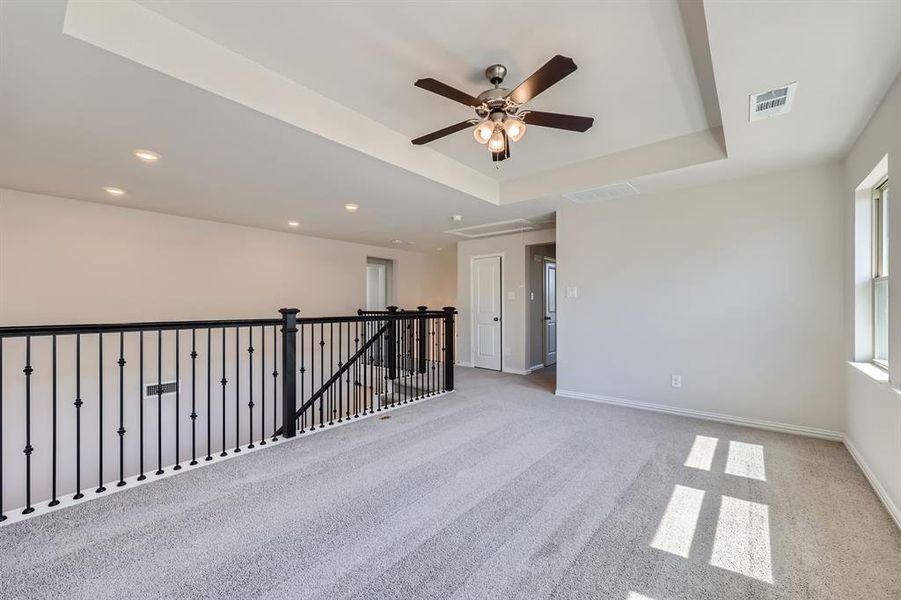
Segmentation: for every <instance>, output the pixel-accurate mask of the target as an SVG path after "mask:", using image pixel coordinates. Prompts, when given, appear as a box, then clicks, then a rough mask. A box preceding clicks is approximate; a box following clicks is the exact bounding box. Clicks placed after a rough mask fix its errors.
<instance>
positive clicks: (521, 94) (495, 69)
mask: <svg viewBox="0 0 901 600" xmlns="http://www.w3.org/2000/svg"><path fill="white" fill-rule="evenodd" d="M576 68H577V67H576V63H575V62H574V61H573V59H571V58H569V57H566V56H560V55H559V54H558V55H557V56H555V57H554V58H552V59H551V60H549V61H548V62H547V63H545V64H544V66H543V67H541V68H540V69H538V70H537V71H535V73H533V74H532V76H531V77H529V78H528V79H526V80H525V81H523V82H522V83H521V84H519V85H518V86H517V87H516V88H515V89H513V90H509V89H507V88H503V87H501V84H502V83H503V82H504V77H506V76H507V67H505V66H504V65H491V66H490V67H488V68H487V69H485V77H486V78H487V79H488V81H490V82H491V84H492V85H494V87H493V88H491V89H488V90H485V91H484V92H482V93H481V94H479V95H478V96H470V95H469V94H467V93H466V92H461V91H460V90H458V89H455V88H452V87H450V86H449V85H447V84H444V83H441V82H440V81H437V80H435V79H432V78H427V79H419V80H417V81H416V83H414V84H413V85H415V86H416V87H419V88H422V89H424V90H427V91H430V92H432V93H435V94H438V95H440V96H444V97H445V98H449V99H451V100H454V101H455V102H459V103H461V104H466V105H467V106H469V107H471V108H473V109H474V110H475V112H476V115H477V117H478V118H476V119H469V120H466V121H462V122H460V123H457V124H456V125H451V126H449V127H445V128H444V129H439V130H438V131H434V132H432V133H430V134H428V135H424V136H422V137H418V138H416V139H415V140H413V144H415V145H417V146H420V145H422V144H428V143H429V142H432V141H435V140H437V139H439V138H442V137H444V136H447V135H450V134H452V133H456V132H458V131H462V130H464V129H468V128H469V127H472V126H473V125H475V127H474V128H473V130H472V136H473V138H474V139H475V141H476V142H478V143H479V144H482V145H484V146H487V148H488V151H489V152H490V153H491V160H492V161H493V162H500V161H502V160H506V159H508V158H510V143H511V142H518V141H520V140H521V139H522V138H523V136H524V135H525V133H526V129H527V124H528V125H535V126H538V127H551V128H554V129H565V130H568V131H578V132H580V133H581V132H585V131H588V129H589V128H590V127H591V126H592V125H593V124H594V119H593V118H591V117H577V116H573V115H563V114H559V113H547V112H539V111H534V110H522V106H523V105H524V104H525V103H526V102H528V101H530V100H531V99H532V98H534V97H535V96H537V95H538V94H540V93H541V92H543V91H544V90H546V89H548V88H549V87H551V86H552V85H554V84H555V83H557V82H558V81H560V80H561V79H563V78H564V77H566V76H567V75H569V74H570V73H572V72H573V71H575V70H576Z"/></svg>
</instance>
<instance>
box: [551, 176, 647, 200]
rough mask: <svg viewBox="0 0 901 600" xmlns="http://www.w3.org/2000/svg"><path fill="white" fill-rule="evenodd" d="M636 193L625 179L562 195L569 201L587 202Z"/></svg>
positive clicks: (636, 190)
mask: <svg viewBox="0 0 901 600" xmlns="http://www.w3.org/2000/svg"><path fill="white" fill-rule="evenodd" d="M638 193H639V192H638V189H637V188H636V187H635V186H634V185H632V184H631V183H629V182H628V181H626V182H623V183H611V184H610V185H605V186H602V187H599V188H594V189H591V190H583V191H581V192H570V193H568V194H563V197H564V198H566V199H567V200H569V201H570V202H576V203H578V204H587V203H588V202H598V201H600V200H610V199H611V198H625V197H627V196H637V195H638Z"/></svg>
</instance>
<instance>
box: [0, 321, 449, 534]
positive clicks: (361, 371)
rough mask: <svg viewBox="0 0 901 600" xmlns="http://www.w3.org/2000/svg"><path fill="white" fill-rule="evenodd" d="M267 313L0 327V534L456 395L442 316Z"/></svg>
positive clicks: (446, 331)
mask: <svg viewBox="0 0 901 600" xmlns="http://www.w3.org/2000/svg"><path fill="white" fill-rule="evenodd" d="M279 312H280V313H281V318H277V319H242V320H205V321H162V322H142V323H114V324H79V325H35V326H15V327H0V522H2V521H4V520H7V517H8V516H11V515H14V516H16V517H17V518H21V516H22V515H30V514H33V513H34V512H35V511H36V509H38V508H54V507H60V506H65V505H68V504H72V503H75V502H80V501H83V500H85V499H88V498H92V497H97V496H99V495H102V494H104V493H107V492H110V491H113V490H116V489H120V488H123V487H125V486H127V485H135V484H138V483H142V482H146V481H150V480H153V479H155V478H159V477H162V476H166V475H169V474H172V473H175V472H178V471H181V470H183V469H189V468H193V467H195V466H200V465H202V464H207V463H210V462H215V461H217V460H220V459H224V458H226V457H231V456H234V455H235V454H239V453H241V452H242V451H247V450H254V449H259V448H260V447H265V446H267V444H272V443H273V442H277V441H279V440H280V439H284V438H292V437H294V436H296V435H298V434H302V433H305V432H306V431H313V430H316V429H321V428H323V427H327V426H330V425H334V424H337V423H344V422H347V421H350V420H352V419H355V418H358V417H361V416H364V415H369V414H373V413H375V412H379V411H381V410H385V409H389V408H392V407H396V406H398V405H403V404H407V403H409V402H412V401H415V400H419V399H421V398H425V397H430V396H435V395H438V394H441V393H444V392H448V391H452V390H453V389H454V370H453V356H454V317H455V314H456V311H455V310H454V309H453V308H452V307H445V308H444V309H442V310H440V311H429V310H428V309H427V308H426V307H419V308H418V309H417V310H416V311H402V310H399V309H396V308H394V307H390V309H389V310H387V311H384V312H380V313H366V312H365V311H364V312H361V313H360V314H357V315H353V316H339V317H301V316H300V315H299V311H298V310H297V309H287V308H286V309H282V310H281V311H279ZM16 447H18V448H22V453H21V454H19V453H11V452H8V451H7V452H4V449H6V450H9V449H10V448H16ZM93 483H96V487H94V485H92V484H93ZM90 488H93V489H92V490H91V489H90ZM45 503H46V504H45ZM10 507H19V508H16V509H15V510H13V511H10V510H9V508H10Z"/></svg>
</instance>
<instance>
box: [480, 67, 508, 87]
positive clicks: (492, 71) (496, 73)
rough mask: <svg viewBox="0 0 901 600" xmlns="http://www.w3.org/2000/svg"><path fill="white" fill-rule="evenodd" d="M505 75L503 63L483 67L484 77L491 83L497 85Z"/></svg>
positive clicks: (505, 68) (505, 69) (505, 70)
mask: <svg viewBox="0 0 901 600" xmlns="http://www.w3.org/2000/svg"><path fill="white" fill-rule="evenodd" d="M506 76H507V67H505V66H504V65H491V66H490V67H488V68H487V69H485V77H487V78H488V81H490V82H491V84H492V85H494V86H498V85H500V84H501V83H503V82H504V77H506Z"/></svg>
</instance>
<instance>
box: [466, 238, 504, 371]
mask: <svg viewBox="0 0 901 600" xmlns="http://www.w3.org/2000/svg"><path fill="white" fill-rule="evenodd" d="M494 257H498V258H500V269H499V273H498V278H499V279H500V280H501V281H500V283H501V286H500V288H501V291H500V296H501V297H500V309H501V316H500V319H501V340H500V344H501V345H500V351H501V368H500V371H499V372H501V373H502V372H503V371H504V339H505V338H506V336H505V335H504V333H505V331H506V328H507V323H506V320H505V319H504V299H505V298H506V292H505V290H504V258H505V256H504V253H503V252H491V253H488V254H473V255H472V256H470V257H469V364H470V365H471V366H472V367H473V368H475V366H476V361H475V349H476V348H475V340H476V336H475V331H476V320H475V310H474V307H475V305H476V302H475V286H474V285H473V278H474V277H475V272H476V269H475V264H476V261H477V260H478V259H480V258H494ZM479 368H481V367H479ZM488 370H493V369H488Z"/></svg>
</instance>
